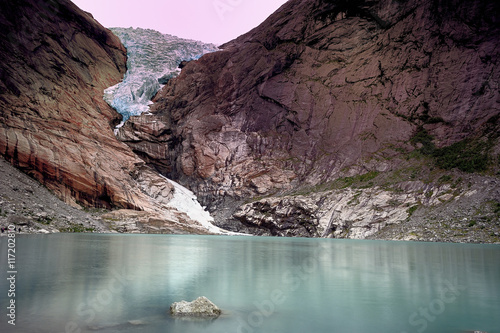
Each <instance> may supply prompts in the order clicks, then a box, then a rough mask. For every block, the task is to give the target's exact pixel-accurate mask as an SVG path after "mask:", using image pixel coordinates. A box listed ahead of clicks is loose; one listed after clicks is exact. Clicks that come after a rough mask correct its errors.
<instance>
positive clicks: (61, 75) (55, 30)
mask: <svg viewBox="0 0 500 333" xmlns="http://www.w3.org/2000/svg"><path fill="white" fill-rule="evenodd" d="M0 34H1V38H0V55H1V58H2V62H1V64H0V120H1V124H0V154H1V155H3V156H4V157H5V158H6V159H7V160H8V161H10V162H11V163H12V164H14V165H15V166H16V167H18V168H20V169H21V170H23V171H24V172H26V173H28V174H29V175H31V176H32V177H34V178H35V179H37V180H39V181H40V182H41V183H42V184H44V185H45V186H47V187H48V188H49V189H50V190H52V191H53V192H54V193H55V194H57V195H58V196H59V197H60V198H62V199H64V201H66V202H70V203H73V204H74V203H80V204H83V205H86V206H95V207H105V208H111V207H123V208H132V209H156V207H161V206H162V205H166V204H167V203H168V201H169V200H170V198H171V197H172V194H171V191H172V187H171V186H170V185H169V183H168V182H167V181H165V179H163V178H162V177H160V176H158V175H157V173H156V172H153V171H152V170H151V169H150V168H149V167H147V166H146V165H145V163H144V162H143V161H142V160H141V159H139V158H138V157H137V156H136V155H135V154H134V153H133V152H132V151H131V149H130V148H129V147H128V146H126V145H125V144H123V143H121V142H119V141H118V140H116V138H115V137H114V135H113V130H112V127H113V125H116V124H117V123H118V122H119V121H120V119H121V116H119V115H118V114H117V113H116V111H114V110H113V109H112V108H111V107H109V106H108V105H107V103H106V102H105V101H104V100H103V90H104V89H105V88H107V87H109V86H111V85H113V84H115V83H117V82H119V81H120V80H121V79H122V77H123V75H124V73H125V71H126V51H125V48H124V47H123V46H122V44H121V43H120V40H119V39H118V37H116V36H115V35H113V34H112V33H111V32H110V31H109V30H107V29H105V28H103V27H102V26H101V25H100V24H99V23H98V22H97V21H95V20H94V19H93V17H92V16H91V15H90V14H89V13H85V12H83V11H81V10H80V9H79V8H78V7H76V6H75V5H74V4H72V3H71V2H70V1H67V0H57V1H27V0H23V1H1V2H0Z"/></svg>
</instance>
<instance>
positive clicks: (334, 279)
mask: <svg viewBox="0 0 500 333" xmlns="http://www.w3.org/2000/svg"><path fill="white" fill-rule="evenodd" d="M0 246H1V249H2V251H1V258H0V264H1V267H2V271H4V272H3V273H2V274H4V276H7V277H8V275H7V268H6V267H7V254H6V252H7V238H6V237H2V238H1V239H0ZM16 266H17V267H16V268H17V274H16V283H15V289H16V298H15V300H16V326H15V327H14V326H11V325H9V324H8V323H7V320H8V319H9V318H8V317H7V316H6V314H7V312H8V310H7V309H6V307H7V306H8V304H9V303H8V302H9V300H10V298H9V297H8V293H7V291H8V289H9V282H8V281H7V279H6V278H4V279H2V280H1V282H0V300H1V302H2V303H1V305H2V306H1V307H2V309H4V310H3V312H4V313H3V314H2V318H3V319H2V321H1V322H0V332H30V333H31V332H50V333H55V332H187V333H190V332H193V333H196V332H217V333H220V332H228V333H232V332H234V333H239V332H242V333H250V332H252V333H253V332H266V333H269V332H287V333H294V332H297V333H307V332H343V333H356V332H359V333H364V332H373V333H380V332H384V333H388V332H396V333H403V332H406V333H412V332H420V333H421V332H439V333H446V332H461V331H465V330H474V329H475V330H482V331H487V332H489V333H494V332H500V246H498V245H466V244H443V243H416V242H383V241H357V240H332V239H297V238H270V237H228V236H166V235H92V234H59V235H47V236H38V235H37V236H34V235H33V236H22V235H18V236H17V242H16ZM201 295H203V296H206V297H208V298H209V299H210V300H212V301H213V302H214V303H216V304H217V305H218V306H219V307H220V308H222V309H223V311H224V313H223V315H222V316H221V317H219V318H218V319H216V320H182V319H175V318H172V317H171V316H170V315H169V314H168V308H169V306H170V304H171V303H172V302H176V301H180V300H188V301H191V300H193V299H195V298H197V297H198V296H201Z"/></svg>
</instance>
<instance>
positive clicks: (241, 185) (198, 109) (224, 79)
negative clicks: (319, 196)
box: [121, 0, 500, 201]
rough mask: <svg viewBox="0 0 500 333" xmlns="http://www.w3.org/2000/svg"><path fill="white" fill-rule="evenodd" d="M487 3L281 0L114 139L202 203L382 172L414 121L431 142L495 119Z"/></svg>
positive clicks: (495, 28) (444, 141)
mask: <svg viewBox="0 0 500 333" xmlns="http://www.w3.org/2000/svg"><path fill="white" fill-rule="evenodd" d="M498 9H499V5H498V3H497V2H495V1H486V2H483V1H473V2H472V3H471V2H470V1H453V2H452V3H450V4H448V3H446V4H444V3H442V2H439V3H436V2H434V1H428V0H413V1H407V2H399V1H389V0H380V1H357V2H346V1H338V2H336V1H327V0H308V1H303V0H300V1H299V0H292V1H289V2H287V3H286V4H285V5H284V6H283V7H282V8H280V9H279V10H278V11H277V12H276V13H274V14H273V15H272V16H270V17H269V18H268V20H266V21H265V22H264V23H263V24H261V25H260V26H259V27H257V28H256V29H254V30H252V31H250V32H249V33H247V34H245V35H243V36H241V37H239V38H238V39H236V40H233V41H231V42H229V43H227V44H226V45H223V50H222V51H220V52H216V53H212V54H207V55H205V56H203V57H202V58H201V59H199V60H197V61H191V62H189V63H187V64H185V67H184V68H183V70H182V72H181V74H180V75H179V76H178V77H177V78H176V79H173V80H171V81H169V83H168V84H167V85H166V86H165V87H164V89H163V90H162V91H161V92H160V93H159V94H158V95H157V96H156V98H155V102H156V103H155V105H154V106H153V107H152V109H153V114H154V115H152V116H151V115H148V116H146V115H143V116H140V117H133V118H132V119H131V120H130V121H129V123H127V124H126V126H124V127H123V129H122V130H121V138H122V139H123V140H124V141H125V142H127V143H128V144H129V145H130V146H131V147H133V149H134V151H136V152H138V153H140V154H142V155H145V156H147V161H148V162H149V163H150V164H153V165H155V166H157V167H158V168H159V169H161V170H162V171H164V172H167V174H168V175H170V176H171V177H173V178H177V179H182V180H183V181H184V182H190V183H191V186H192V188H193V189H194V190H195V192H197V194H198V195H199V196H200V197H201V198H202V199H203V198H205V200H206V201H214V200H217V198H221V197H222V196H225V195H230V196H233V197H237V198H238V197H246V196H252V195H257V194H263V193H271V192H273V191H277V190H280V189H285V188H289V187H292V186H294V184H295V183H296V182H297V181H299V180H300V181H301V182H308V183H313V184H315V183H320V182H323V181H327V180H329V179H333V178H336V177H338V176H339V174H342V172H343V170H345V169H346V167H353V166H356V168H357V169H356V168H355V170H362V169H363V168H364V166H365V165H370V168H371V169H376V170H381V171H382V170H387V169H388V168H391V164H390V163H393V166H394V165H395V163H397V160H394V161H396V162H388V160H389V158H391V159H392V158H393V157H394V156H397V155H398V154H399V151H401V150H407V151H408V150H409V149H412V147H411V146H410V145H409V144H408V143H409V140H410V138H411V137H412V136H413V135H414V134H415V132H416V131H417V128H419V127H420V126H423V127H425V128H426V129H427V130H428V131H429V132H430V133H431V134H432V135H433V136H434V137H435V138H436V140H435V143H436V144H437V145H438V146H443V145H449V144H451V143H454V142H457V141H458V140H461V139H463V138H465V137H471V136H475V135H480V134H481V133H482V132H481V131H482V130H483V128H482V126H483V125H484V124H485V123H487V122H488V121H490V122H491V121H492V119H493V122H495V123H496V125H497V126H498V118H494V117H495V115H498V113H499V99H500V93H499V89H498V87H499V79H498V78H499V77H500V73H499V67H498V65H497V63H498V59H499V52H498V47H497V46H498V42H499V37H498V36H500V34H499V32H500V31H499V25H498V16H497V15H496V13H498ZM495 119H496V120H495ZM153 124H161V125H160V126H161V129H162V130H161V131H158V129H157V128H155V127H154V126H157V125H153ZM367 160H372V162H370V163H369V164H366V161H367ZM377 161H379V162H377Z"/></svg>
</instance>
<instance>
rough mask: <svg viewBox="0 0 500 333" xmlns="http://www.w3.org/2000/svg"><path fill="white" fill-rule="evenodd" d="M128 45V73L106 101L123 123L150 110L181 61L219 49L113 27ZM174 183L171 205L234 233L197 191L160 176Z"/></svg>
mask: <svg viewBox="0 0 500 333" xmlns="http://www.w3.org/2000/svg"><path fill="white" fill-rule="evenodd" d="M111 31H113V33H114V34H115V35H117V36H118V37H119V38H120V40H121V41H122V44H123V45H124V46H125V47H126V48H127V73H125V76H124V78H123V80H122V82H120V83H118V84H116V85H114V86H112V87H109V88H107V89H106V90H105V91H104V100H105V101H106V102H107V103H108V104H109V105H111V106H112V107H113V108H114V109H115V110H116V111H118V112H119V113H121V114H122V116H123V121H122V122H121V123H120V124H119V125H118V126H117V127H116V129H115V134H116V133H117V132H118V129H119V128H120V127H122V126H123V124H124V123H125V121H127V119H128V118H130V117H131V116H136V115H140V114H141V113H143V112H147V111H149V105H150V104H151V103H152V102H151V99H152V98H153V97H154V95H155V94H156V93H157V92H158V90H159V89H160V88H161V86H162V85H164V84H166V83H167V82H168V81H169V80H170V79H172V78H174V77H176V76H177V75H178V74H179V73H180V69H179V68H178V66H179V64H180V62H181V61H184V60H185V61H190V60H197V59H199V58H200V57H201V56H203V54H205V53H208V52H214V51H217V50H218V48H217V46H216V45H214V44H206V43H203V42H198V41H193V40H186V39H181V38H178V37H174V36H171V35H164V34H162V33H160V32H158V31H155V30H150V29H141V28H137V29H133V28H111ZM160 176H161V177H163V178H165V179H166V180H168V181H169V182H170V183H171V184H172V185H173V186H174V197H173V199H172V200H171V201H170V202H169V204H168V206H170V207H173V208H175V209H177V210H178V211H180V212H184V213H186V214H187V215H188V216H189V217H190V218H191V219H193V220H195V221H197V222H198V223H200V224H201V225H202V226H203V227H205V228H206V229H207V230H208V231H210V232H213V233H217V234H227V235H232V234H236V233H231V232H228V231H226V230H223V229H220V228H218V227H217V226H215V225H213V224H212V222H213V218H212V216H210V213H209V212H207V211H206V210H205V209H204V208H203V207H202V206H201V205H200V203H199V202H198V201H197V200H196V196H195V195H194V193H193V192H191V191H190V190H188V189H187V188H185V187H183V186H182V185H180V184H178V183H176V182H174V181H172V180H170V179H168V178H166V177H164V176H163V175H160Z"/></svg>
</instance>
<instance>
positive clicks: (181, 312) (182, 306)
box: [170, 296, 222, 317]
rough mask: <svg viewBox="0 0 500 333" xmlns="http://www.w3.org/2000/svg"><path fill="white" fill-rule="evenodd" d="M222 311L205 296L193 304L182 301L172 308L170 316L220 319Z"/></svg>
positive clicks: (174, 304)
mask: <svg viewBox="0 0 500 333" xmlns="http://www.w3.org/2000/svg"><path fill="white" fill-rule="evenodd" d="M221 312H222V311H221V310H220V309H219V308H218V307H217V306H216V305H215V304H214V303H212V302H211V301H210V300H209V299H208V298H206V297H205V296H201V297H198V298H197V299H196V300H194V301H192V302H186V301H180V302H176V303H173V304H172V305H171V306H170V314H171V315H173V316H185V317H218V316H219V315H220V314H221Z"/></svg>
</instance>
